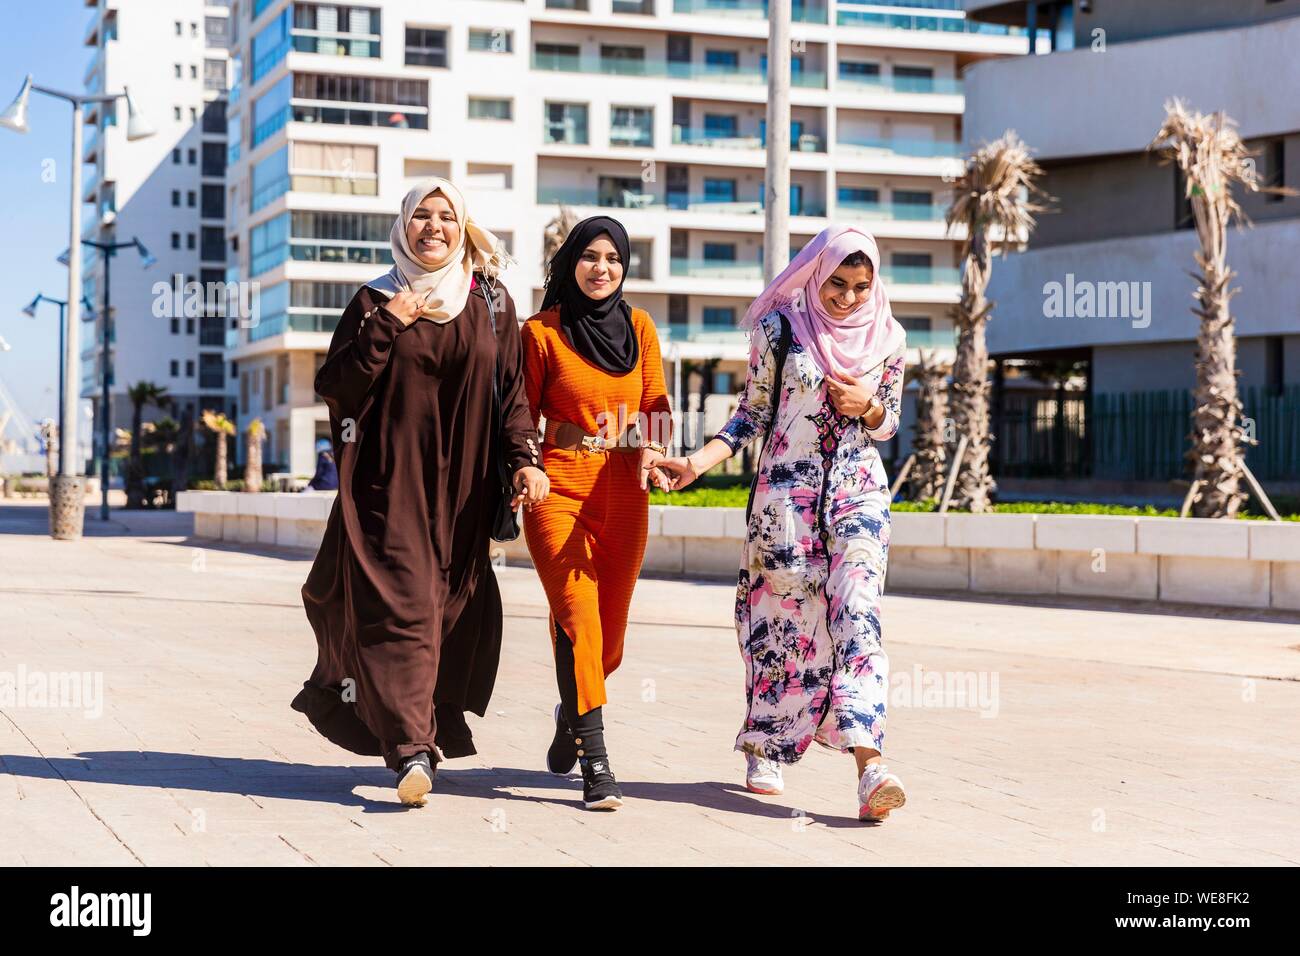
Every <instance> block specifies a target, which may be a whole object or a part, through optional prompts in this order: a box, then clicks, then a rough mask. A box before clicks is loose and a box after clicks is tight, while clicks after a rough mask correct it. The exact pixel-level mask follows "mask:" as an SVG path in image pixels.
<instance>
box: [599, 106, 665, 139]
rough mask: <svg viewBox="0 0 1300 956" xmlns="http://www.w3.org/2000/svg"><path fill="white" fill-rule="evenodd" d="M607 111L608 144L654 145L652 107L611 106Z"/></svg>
mask: <svg viewBox="0 0 1300 956" xmlns="http://www.w3.org/2000/svg"><path fill="white" fill-rule="evenodd" d="M609 112H610V117H609V142H610V145H612V146H653V145H654V110H653V109H651V108H650V107H648V106H611V107H610V111H609Z"/></svg>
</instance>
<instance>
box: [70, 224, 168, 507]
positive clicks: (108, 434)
mask: <svg viewBox="0 0 1300 956" xmlns="http://www.w3.org/2000/svg"><path fill="white" fill-rule="evenodd" d="M81 241H82V242H83V243H84V244H85V245H88V246H92V247H94V248H95V249H98V250H99V251H100V252H102V253H103V254H104V321H103V322H101V323H100V326H101V327H102V328H103V335H102V338H103V351H101V352H100V355H99V374H100V378H102V379H103V382H102V386H101V390H100V393H99V404H100V416H99V419H100V420H99V441H100V453H101V457H100V459H99V492H100V495H99V519H100V520H101V521H107V520H108V459H109V452H110V451H112V449H113V444H112V434H113V423H112V420H111V419H112V416H111V415H109V400H110V399H109V395H108V387H109V378H110V376H109V368H108V347H109V343H111V342H112V341H113V309H112V299H111V297H110V293H111V292H112V287H113V284H112V281H111V275H110V266H111V265H112V263H113V256H115V255H116V254H117V250H119V249H130V248H132V247H134V248H135V249H136V250H137V251H139V253H140V258H141V259H142V260H144V267H145V268H146V269H148V268H149V267H150V266H151V265H153V264H154V262H155V261H156V260H155V259H154V257H153V256H151V255H149V250H148V249H146V248H145V247H144V243H143V242H141V241H140V240H139V239H135V238H133V239H132V240H131V241H130V242H98V241H96V240H94V239H82V240H81Z"/></svg>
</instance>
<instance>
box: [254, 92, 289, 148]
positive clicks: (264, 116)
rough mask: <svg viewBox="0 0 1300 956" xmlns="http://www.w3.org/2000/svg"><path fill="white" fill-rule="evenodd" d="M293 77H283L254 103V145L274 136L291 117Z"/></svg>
mask: <svg viewBox="0 0 1300 956" xmlns="http://www.w3.org/2000/svg"><path fill="white" fill-rule="evenodd" d="M292 82H293V77H290V76H285V77H282V78H281V79H280V80H279V82H277V83H276V84H275V85H274V86H272V87H271V88H270V89H269V90H267V91H266V92H265V93H263V94H262V95H261V96H259V97H258V98H257V100H256V101H255V102H254V103H253V145H254V146H256V145H258V144H259V143H261V142H263V141H265V140H267V139H269V138H270V137H272V136H274V135H275V133H276V132H277V131H278V130H279V129H280V128H281V127H282V126H284V124H285V123H286V122H287V121H288V119H289V95H290V93H291V92H292V91H293V86H292Z"/></svg>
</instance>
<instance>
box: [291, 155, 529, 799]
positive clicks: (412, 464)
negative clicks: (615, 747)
mask: <svg viewBox="0 0 1300 956" xmlns="http://www.w3.org/2000/svg"><path fill="white" fill-rule="evenodd" d="M391 242H392V251H393V260H394V266H393V268H392V270H391V271H389V272H388V273H387V274H386V275H383V276H380V277H379V278H378V279H376V280H374V281H372V282H369V283H367V284H366V285H364V286H362V287H361V289H360V290H358V292H357V294H356V295H355V296H354V297H353V299H352V302H351V304H350V305H349V306H348V307H347V309H346V310H345V311H344V313H343V317H342V318H341V319H340V320H339V324H338V328H337V329H336V330H335V332H334V338H333V340H332V341H331V343H330V349H329V354H328V357H327V358H326V360H325V364H324V365H323V366H322V367H321V369H320V372H319V373H318V374H317V376H316V383H315V384H316V391H317V392H318V393H319V394H320V395H321V397H322V398H323V399H324V400H325V404H326V405H327V406H328V407H329V411H330V431H331V434H332V436H333V443H334V451H335V458H336V460H337V462H338V471H339V492H338V498H337V499H336V500H335V502H334V508H333V510H332V511H331V512H330V517H329V523H328V525H327V527H326V531H325V537H324V540H323V541H322V542H321V546H320V551H319V552H318V553H317V555H316V561H315V563H314V564H313V565H312V569H311V573H310V575H309V576H308V578H307V582H306V584H304V585H303V589H302V597H303V604H304V606H305V607H306V610H307V617H308V619H309V620H310V622H311V625H312V628H313V629H314V631H315V632H316V640H317V646H318V659H317V664H316V669H315V670H314V671H313V672H312V675H311V678H310V679H309V680H308V681H307V682H306V683H305V685H304V687H303V689H302V691H301V692H300V693H299V694H298V696H297V697H296V698H295V699H294V701H293V707H294V709H295V710H298V711H301V712H302V713H304V714H306V715H307V717H308V719H310V721H311V723H312V724H313V726H315V727H316V729H317V730H319V731H320V732H321V734H322V735H324V736H325V737H326V738H328V739H329V740H331V741H333V742H334V743H336V744H338V745H339V746H341V747H344V748H345V749H347V750H350V751H352V752H353V753H359V754H369V755H382V756H383V758H384V762H385V763H386V764H387V765H388V767H389V768H391V769H392V770H394V771H396V772H397V774H398V781H397V792H398V797H399V798H400V799H401V801H402V802H403V803H408V804H415V805H420V804H422V803H423V802H424V796H425V794H426V793H428V791H429V790H430V788H431V787H432V782H433V774H434V767H435V764H436V763H437V761H438V760H440V759H442V758H443V757H457V756H465V755H468V754H472V753H475V752H476V751H475V749H474V743H473V738H472V736H471V734H470V729H469V727H468V725H467V724H466V723H465V717H464V712H465V711H466V710H471V711H473V712H474V713H476V714H478V715H480V716H482V715H483V713H484V711H485V710H486V708H487V704H488V699H489V697H490V696H491V693H492V685H493V683H494V681H495V679H496V671H497V662H498V658H499V654H500V647H501V613H502V612H501V594H500V591H499V590H498V588H497V582H496V578H495V576H494V575H493V573H492V567H491V564H490V562H489V559H488V548H489V535H490V530H491V519H492V517H493V514H494V511H495V508H496V506H497V505H498V503H499V501H500V492H498V491H497V490H496V488H497V482H496V481H495V476H496V474H497V471H496V463H497V458H496V456H498V455H504V456H505V461H506V464H507V466H508V469H509V473H510V474H511V475H512V476H513V481H514V489H515V492H516V494H515V496H514V498H513V499H512V505H513V506H515V507H517V506H518V505H519V504H520V503H526V504H530V505H531V504H532V503H536V502H539V501H542V500H543V499H544V498H545V497H546V494H547V489H548V487H549V484H548V481H547V478H546V475H545V473H544V471H543V470H542V468H541V467H540V464H541V463H540V461H539V460H538V459H539V455H538V453H537V443H536V438H535V434H536V433H535V430H534V427H533V422H532V419H531V416H530V415H529V410H528V404H527V401H526V399H525V393H524V382H523V364H522V352H521V349H520V340H519V328H518V324H517V321H516V318H515V306H514V303H513V302H512V301H511V299H510V296H509V295H508V294H507V293H506V291H505V289H504V288H503V287H501V286H498V285H496V284H495V280H496V276H497V273H498V272H499V270H500V269H501V268H502V267H503V265H504V264H505V263H506V262H507V261H508V257H507V256H506V253H505V251H504V249H503V248H502V246H501V244H500V243H499V241H498V240H497V239H496V237H495V236H493V235H492V233H490V232H488V231H487V230H486V229H483V228H481V227H480V226H478V225H477V224H476V223H475V222H474V220H473V219H471V218H470V217H469V216H468V215H467V214H466V212H465V203H464V199H463V198H462V196H461V194H460V191H459V190H457V189H456V187H455V186H453V185H452V184H451V183H450V182H448V181H447V180H445V179H430V180H426V181H424V182H421V183H419V184H417V185H416V187H415V188H414V189H412V190H411V191H410V192H409V193H407V195H406V198H405V199H404V200H403V201H402V210H401V214H400V215H399V216H398V218H397V221H396V222H395V223H394V224H393V229H392V233H391ZM489 305H492V306H493V308H492V309H491V310H490V309H489ZM494 321H495V334H494V331H493V323H494ZM494 373H495V375H496V377H497V381H498V384H499V386H500V394H501V411H500V424H499V426H498V425H497V424H495V423H494V420H493V419H494V414H493V401H494V399H493V381H492V377H493V375H494Z"/></svg>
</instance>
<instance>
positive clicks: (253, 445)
mask: <svg viewBox="0 0 1300 956" xmlns="http://www.w3.org/2000/svg"><path fill="white" fill-rule="evenodd" d="M264 441H266V426H264V425H263V424H262V420H261V419H260V418H254V419H253V420H252V421H251V422H249V423H248V460H247V461H246V462H245V463H244V490H245V491H251V492H257V491H261V490H262V443H263V442H264Z"/></svg>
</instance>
